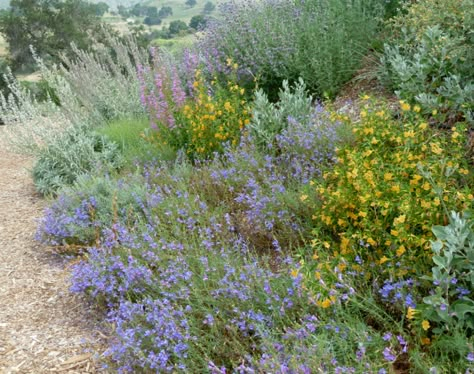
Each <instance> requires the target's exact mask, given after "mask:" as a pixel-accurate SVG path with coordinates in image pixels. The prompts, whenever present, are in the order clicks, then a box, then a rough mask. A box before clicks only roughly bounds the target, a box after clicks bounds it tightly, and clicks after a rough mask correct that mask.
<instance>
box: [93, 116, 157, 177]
mask: <svg viewBox="0 0 474 374" xmlns="http://www.w3.org/2000/svg"><path fill="white" fill-rule="evenodd" d="M148 128H149V121H148V119H147V118H136V119H119V120H116V121H112V122H109V123H107V124H106V125H105V126H103V127H100V128H98V129H97V133H98V134H101V135H104V136H105V137H106V138H107V139H108V140H110V141H112V142H114V143H116V144H117V145H118V147H119V149H120V152H121V153H122V155H123V159H124V168H129V167H131V166H133V164H134V162H136V161H138V162H145V161H148V160H152V159H153V158H160V159H162V158H163V157H164V152H162V151H163V150H160V149H157V147H156V146H155V145H152V144H150V142H148V141H146V139H145V138H146V134H147V132H148V131H147V130H148ZM165 158H166V157H165Z"/></svg>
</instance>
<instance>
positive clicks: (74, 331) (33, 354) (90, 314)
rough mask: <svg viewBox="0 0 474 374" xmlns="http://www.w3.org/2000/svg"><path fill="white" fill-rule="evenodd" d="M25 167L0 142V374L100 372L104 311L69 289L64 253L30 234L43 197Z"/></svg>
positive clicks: (27, 165)
mask: <svg viewBox="0 0 474 374" xmlns="http://www.w3.org/2000/svg"><path fill="white" fill-rule="evenodd" d="M2 127H3V126H0V139H1V136H2V134H1V131H2ZM30 167H31V160H30V159H28V158H26V157H24V156H19V155H16V154H13V153H11V152H9V151H7V150H6V148H5V146H4V145H2V144H1V142H0V373H2V374H3V373H5V374H7V373H35V374H37V373H39V374H41V373H96V372H104V370H102V369H101V364H100V363H99V359H100V358H101V355H102V353H103V352H104V351H105V349H106V342H107V337H106V336H105V335H104V333H103V331H106V330H104V329H103V326H101V322H100V320H101V319H102V320H103V316H101V315H98V313H96V312H94V310H93V309H92V308H91V307H89V306H88V304H87V303H86V302H85V301H84V300H82V299H81V298H80V297H78V296H75V295H73V294H71V293H70V292H69V281H68V277H69V270H68V265H69V264H68V262H67V260H66V259H64V258H62V257H60V256H58V255H56V254H54V253H51V251H48V250H47V248H45V247H44V246H42V245H41V244H39V243H38V242H36V241H35V240H34V236H35V232H36V227H37V222H38V219H39V218H40V217H41V215H42V211H43V209H44V206H45V204H46V203H45V201H44V200H43V199H42V198H41V197H40V196H38V195H37V194H36V193H35V189H34V186H33V184H32V181H31V178H30V175H29V172H28V168H30ZM101 328H102V329H101ZM101 330H102V331H101Z"/></svg>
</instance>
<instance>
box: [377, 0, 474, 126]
mask: <svg viewBox="0 0 474 374" xmlns="http://www.w3.org/2000/svg"><path fill="white" fill-rule="evenodd" d="M473 9H474V2H473V1H472V0H462V1H457V0H448V1H435V0H422V1H418V2H416V3H415V4H413V5H411V6H409V5H408V4H407V5H405V12H404V13H406V14H401V15H399V16H397V17H395V18H394V19H393V20H391V22H390V23H389V30H390V32H391V35H392V37H391V38H390V39H389V41H388V43H387V44H386V45H385V52H384V56H383V58H382V75H381V76H382V79H383V80H384V81H385V83H386V84H388V85H390V86H391V87H392V88H393V89H394V91H395V93H396V94H397V95H398V96H399V97H400V98H402V99H405V100H407V101H409V102H410V103H412V104H419V105H420V106H421V108H422V110H423V111H424V112H425V113H426V114H430V115H433V116H435V117H438V120H439V121H440V122H450V123H453V122H456V121H459V120H460V119H466V120H468V121H469V122H470V123H471V124H473V123H474V115H473V111H474V104H473V103H474V52H473V51H474V32H473V31H472V30H473V27H474V10H473Z"/></svg>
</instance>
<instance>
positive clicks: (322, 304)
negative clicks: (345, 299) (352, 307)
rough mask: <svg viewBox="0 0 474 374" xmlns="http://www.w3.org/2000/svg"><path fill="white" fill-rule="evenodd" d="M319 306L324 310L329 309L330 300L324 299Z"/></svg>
mask: <svg viewBox="0 0 474 374" xmlns="http://www.w3.org/2000/svg"><path fill="white" fill-rule="evenodd" d="M321 306H322V307H323V308H324V309H326V308H329V307H330V306H331V300H329V299H326V300H324V301H323V302H322V303H321Z"/></svg>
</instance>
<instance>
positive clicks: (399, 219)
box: [393, 214, 406, 225]
mask: <svg viewBox="0 0 474 374" xmlns="http://www.w3.org/2000/svg"><path fill="white" fill-rule="evenodd" d="M405 220H406V216H405V215H404V214H402V215H401V216H399V217H397V218H395V219H394V220H393V224H394V225H399V224H401V223H405Z"/></svg>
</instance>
